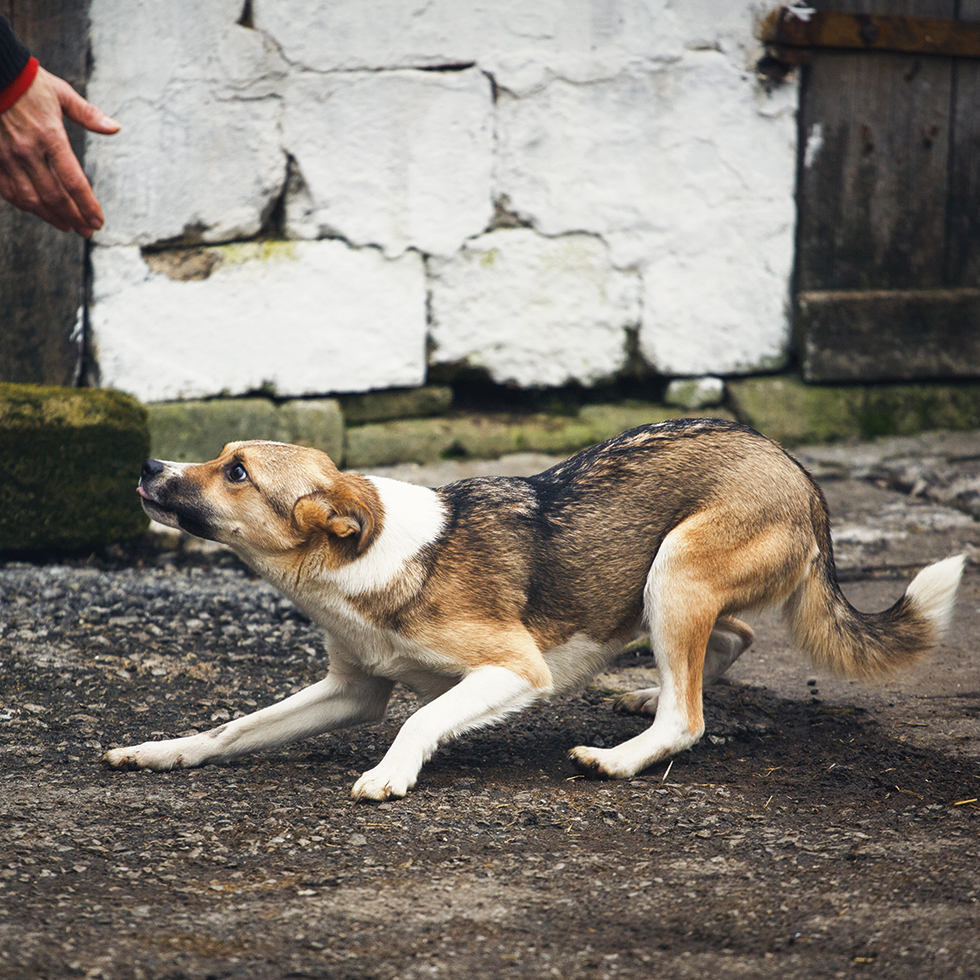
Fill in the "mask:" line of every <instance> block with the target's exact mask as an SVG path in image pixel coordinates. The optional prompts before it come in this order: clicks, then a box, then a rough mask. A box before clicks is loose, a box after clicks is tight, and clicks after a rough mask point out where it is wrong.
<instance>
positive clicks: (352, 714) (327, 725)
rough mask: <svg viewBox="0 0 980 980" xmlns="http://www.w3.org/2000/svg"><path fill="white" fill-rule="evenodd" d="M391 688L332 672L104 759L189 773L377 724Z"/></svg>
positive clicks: (361, 676) (129, 766)
mask: <svg viewBox="0 0 980 980" xmlns="http://www.w3.org/2000/svg"><path fill="white" fill-rule="evenodd" d="M393 687H394V682H393V681H389V680H386V679H385V678H379V677H368V676H366V675H364V674H360V673H353V672H348V671H341V670H336V669H332V670H331V671H330V672H328V674H327V676H326V677H325V678H323V680H321V681H318V682H317V683H316V684H311V685H310V686H309V687H307V688H304V689H303V690H302V691H299V692H298V693H296V694H294V695H292V697H288V698H286V699H285V700H284V701H280V702H278V703H277V704H273V705H270V706H269V707H267V708H262V709H261V710H259V711H255V712H253V713H252V714H250V715H245V716H244V717H242V718H236V719H235V720H234V721H230V722H228V723H227V724H224V725H219V726H218V727H217V728H212V729H211V730H210V731H207V732H201V733H200V734H199V735H188V736H185V737H184V738H172V739H166V740H164V741H159V742H143V744H142V745H131V746H128V747H126V748H119V749H110V750H109V751H108V752H106V754H105V755H104V756H103V757H102V758H103V761H104V762H106V763H107V764H108V765H110V766H112V767H113V768H115V769H156V770H167V769H189V768H193V767H195V766H203V765H206V764H207V763H209V762H228V761H229V760H231V759H236V758H238V757H239V756H241V755H245V754H246V753H248V752H257V751H259V750H260V749H269V748H274V747H276V746H280V745H287V744H289V743H290V742H295V741H297V740H298V739H301V738H307V737H308V736H310V735H319V734H320V733H321V732H326V731H331V730H333V729H337V728H349V727H351V726H352V725H358V724H362V723H365V722H371V721H377V720H379V719H380V718H381V717H382V716H383V715H384V712H385V707H386V706H387V704H388V698H389V697H390V696H391V690H392V688H393Z"/></svg>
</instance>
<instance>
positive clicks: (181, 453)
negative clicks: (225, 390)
mask: <svg viewBox="0 0 980 980" xmlns="http://www.w3.org/2000/svg"><path fill="white" fill-rule="evenodd" d="M147 414H148V417H149V427H150V443H151V446H152V454H153V455H154V456H155V457H156V458H157V459H171V460H175V461H177V462H180V463H186V462H203V461H205V460H209V459H214V458H215V457H216V456H217V455H218V454H219V453H220V452H221V450H222V448H223V447H224V446H225V445H226V444H227V443H229V442H239V441H241V440H243V439H269V440H272V441H273V442H292V443H296V444H298V445H302V446H313V447H314V448H315V449H321V450H323V452H325V453H327V454H328V455H329V456H331V457H332V458H333V459H340V458H341V456H342V455H343V446H344V422H343V418H342V416H341V414H340V404H339V403H338V402H337V401H335V400H334V399H330V398H323V399H315V400H310V401H295V402H286V403H285V404H282V405H276V404H275V403H274V402H272V401H270V400H269V399H267V398H216V399H213V400H211V401H187V402H163V403H160V404H154V405H148V406H147Z"/></svg>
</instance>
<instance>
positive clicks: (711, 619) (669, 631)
mask: <svg viewBox="0 0 980 980" xmlns="http://www.w3.org/2000/svg"><path fill="white" fill-rule="evenodd" d="M689 537H690V536H689V534H688V533H687V531H686V529H685V526H684V525H681V526H680V527H678V528H675V530H674V531H672V532H671V533H670V534H669V535H668V536H667V537H666V538H665V539H664V541H663V544H662V545H661V547H660V550H659V551H658V553H657V557H656V558H655V559H654V562H653V565H652V567H651V568H650V574H649V576H648V577H647V584H646V591H645V596H644V601H645V603H646V610H647V620H648V622H649V624H650V641H651V644H652V645H653V650H654V654H655V656H656V658H657V667H658V669H659V671H660V689H659V691H658V692H657V694H658V705H657V709H656V717H655V718H654V720H653V724H652V725H651V726H650V727H649V728H648V729H647V730H646V731H644V732H641V733H640V734H639V735H637V736H636V737H635V738H631V739H629V740H628V741H626V742H623V743H622V744H621V745H617V746H615V747H614V748H611V749H599V748H590V747H588V746H582V745H580V746H578V747H577V748H574V749H572V751H571V752H570V753H569V756H570V757H571V759H572V761H573V762H574V763H575V764H576V765H577V766H578V767H579V768H581V769H582V770H584V771H585V772H588V773H592V774H595V775H597V776H606V777H611V778H616V779H626V778H629V777H630V776H632V775H634V774H635V773H637V772H639V771H640V770H641V769H645V768H646V767H647V766H649V765H652V764H653V763H654V762H657V761H658V760H660V759H665V758H667V756H670V755H673V754H674V753H675V752H681V751H683V750H684V749H687V748H690V747H691V746H692V745H693V744H694V743H695V742H696V741H697V740H698V739H699V738H700V737H701V735H702V734H703V732H704V713H703V709H702V694H701V692H702V686H703V680H702V678H703V674H704V665H705V652H706V650H707V647H708V641H709V639H710V638H711V634H712V631H713V630H714V629H715V623H716V621H717V619H718V615H719V613H720V612H721V610H722V609H723V608H724V607H725V603H724V600H723V599H722V598H721V597H720V596H719V595H718V594H717V588H716V587H715V583H714V581H713V579H714V576H713V575H712V573H711V570H710V569H708V568H706V567H705V564H704V562H703V552H702V549H701V548H700V547H698V542H697V539H696V538H695V540H694V541H691V540H689ZM739 646H741V641H739V642H738V643H734V644H732V645H731V646H730V647H729V648H728V654H727V656H731V655H732V654H734V653H735V651H736V650H737V649H738V647H739ZM738 652H741V651H740V650H739V651H738ZM724 659H725V656H722V657H721V658H720V659H719V660H718V664H720V663H722V662H724ZM713 669H715V668H713Z"/></svg>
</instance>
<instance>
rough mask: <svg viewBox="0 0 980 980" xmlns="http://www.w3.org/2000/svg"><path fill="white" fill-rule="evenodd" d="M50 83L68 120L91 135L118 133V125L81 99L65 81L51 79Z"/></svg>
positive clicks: (96, 107)
mask: <svg viewBox="0 0 980 980" xmlns="http://www.w3.org/2000/svg"><path fill="white" fill-rule="evenodd" d="M52 82H54V83H55V91H56V92H57V94H58V101H59V102H60V103H61V110H62V112H64V114H65V115H66V116H67V117H68V118H69V119H71V120H73V121H74V122H77V123H78V124H79V126H84V127H85V128H86V129H87V130H89V131H90V132H93V133H104V134H105V135H109V134H111V133H116V132H118V131H119V129H120V125H119V123H118V122H116V120H115V119H113V118H111V117H110V116H107V115H106V114H105V113H104V112H103V111H102V110H101V109H100V108H98V106H94V105H92V103H91V102H88V101H87V100H85V99H83V98H82V97H81V96H80V95H79V94H78V93H77V92H76V91H75V90H74V89H73V88H72V87H71V86H70V85H69V84H68V83H67V82H66V81H64V80H63V79H60V78H57V77H52Z"/></svg>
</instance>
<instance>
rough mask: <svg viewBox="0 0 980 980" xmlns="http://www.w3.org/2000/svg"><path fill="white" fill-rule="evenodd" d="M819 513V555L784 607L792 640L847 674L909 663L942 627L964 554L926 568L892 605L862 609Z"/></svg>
mask: <svg viewBox="0 0 980 980" xmlns="http://www.w3.org/2000/svg"><path fill="white" fill-rule="evenodd" d="M822 516H823V520H822V521H820V520H819V518H818V515H817V514H814V518H815V520H814V524H815V528H814V529H815V531H816V534H817V546H818V548H819V555H818V557H817V558H816V560H815V561H814V562H813V563H812V564H811V565H810V568H809V569H808V570H807V572H806V573H805V575H804V577H803V579H802V580H801V582H800V584H799V585H798V586H797V588H796V591H795V592H794V593H793V594H792V595H791V596H790V598H789V600H788V601H787V602H786V605H785V606H784V610H783V611H784V615H785V616H786V619H787V622H788V623H789V627H790V631H791V633H792V635H793V639H794V640H795V642H796V643H797V644H798V645H799V646H800V647H801V648H802V649H803V650H804V651H805V652H806V653H808V654H809V655H810V657H811V658H812V660H813V662H814V663H815V664H817V665H819V666H821V667H825V668H828V669H829V670H831V671H832V672H833V673H835V674H838V675H843V676H846V677H856V678H860V679H862V680H873V679H876V678H881V677H884V676H887V675H888V674H890V673H892V672H893V671H895V670H897V669H899V668H901V667H908V666H911V665H912V664H914V663H915V662H916V661H918V660H919V659H920V658H921V657H922V656H923V655H924V654H926V653H927V652H928V651H929V650H930V649H931V648H932V647H933V646H934V645H935V644H936V643H937V642H938V641H939V640H940V638H941V637H942V635H943V633H945V632H946V629H947V628H948V626H949V622H950V619H951V617H952V614H953V605H954V603H955V601H956V590H957V588H958V587H959V584H960V578H961V577H962V575H963V567H964V564H965V561H966V556H965V555H957V556H956V557H955V558H947V559H945V560H944V561H940V562H936V564H934V565H929V566H928V567H927V568H925V569H923V570H922V571H921V572H919V574H918V575H917V576H916V577H915V578H914V579H913V580H912V582H911V583H910V585H909V587H908V588H907V589H906V590H905V594H904V595H903V596H902V597H901V598H900V599H899V600H898V602H896V603H895V604H894V605H893V606H892V607H891V608H890V609H886V610H885V611H884V612H880V613H863V612H859V611H858V610H857V609H855V608H854V607H853V606H852V605H851V604H850V602H848V601H847V598H846V597H845V596H844V594H843V592H841V589H840V586H839V585H838V583H837V572H836V568H835V565H834V555H833V548H832V546H831V543H830V529H829V525H828V524H827V522H826V512H824V514H823V515H822ZM821 525H822V526H821Z"/></svg>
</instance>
